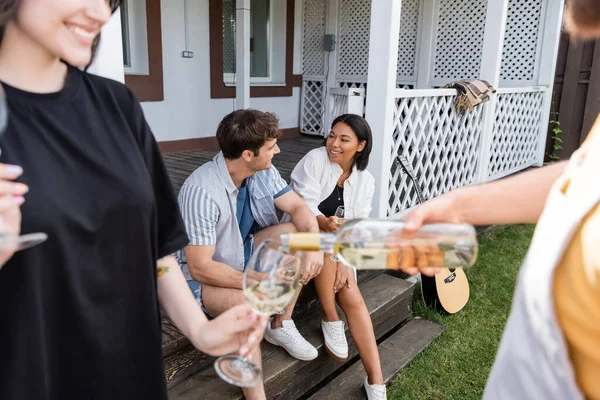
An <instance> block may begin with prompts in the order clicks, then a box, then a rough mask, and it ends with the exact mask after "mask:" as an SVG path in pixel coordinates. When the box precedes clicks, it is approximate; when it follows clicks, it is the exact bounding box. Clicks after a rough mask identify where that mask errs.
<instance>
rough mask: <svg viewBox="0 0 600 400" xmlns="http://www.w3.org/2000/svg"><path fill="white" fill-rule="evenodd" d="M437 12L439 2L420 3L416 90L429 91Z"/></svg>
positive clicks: (426, 0) (435, 0) (425, 1)
mask: <svg viewBox="0 0 600 400" xmlns="http://www.w3.org/2000/svg"><path fill="white" fill-rule="evenodd" d="M437 10H439V0H424V1H422V2H421V15H422V17H421V21H420V31H421V35H420V38H419V59H418V61H417V87H416V89H429V78H431V75H432V74H431V70H432V68H433V58H434V57H435V41H436V35H437V18H436V12H437Z"/></svg>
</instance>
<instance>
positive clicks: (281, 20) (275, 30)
mask: <svg viewBox="0 0 600 400" xmlns="http://www.w3.org/2000/svg"><path fill="white" fill-rule="evenodd" d="M286 3H287V2H286V1H282V0H270V1H269V32H268V35H269V54H268V58H269V59H268V63H269V76H266V77H250V86H285V85H286V82H285V63H286V59H285V58H286V57H285V52H286V51H293V49H286V39H287V32H286V29H287V26H286V21H287V9H286V7H287V4H286ZM223 83H224V84H225V86H230V87H235V74H234V73H231V72H226V73H223Z"/></svg>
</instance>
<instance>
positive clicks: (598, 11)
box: [565, 0, 600, 39]
mask: <svg viewBox="0 0 600 400" xmlns="http://www.w3.org/2000/svg"><path fill="white" fill-rule="evenodd" d="M565 28H566V29H567V30H568V31H569V33H571V34H572V35H573V36H576V37H581V38H584V39H593V38H596V37H599V36H600V1H598V0H567V2H566V14H565Z"/></svg>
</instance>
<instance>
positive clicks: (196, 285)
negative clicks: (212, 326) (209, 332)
mask: <svg viewBox="0 0 600 400" xmlns="http://www.w3.org/2000/svg"><path fill="white" fill-rule="evenodd" d="M187 284H188V286H189V288H190V290H191V291H192V294H193V295H194V299H196V303H198V305H199V306H200V308H201V309H202V311H204V314H206V316H207V317H208V319H213V318H214V316H213V315H212V314H211V313H210V312H208V310H207V309H206V307H204V303H202V284H201V283H200V282H198V281H195V280H193V279H192V280H189V281H187Z"/></svg>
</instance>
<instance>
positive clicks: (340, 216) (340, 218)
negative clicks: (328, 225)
mask: <svg viewBox="0 0 600 400" xmlns="http://www.w3.org/2000/svg"><path fill="white" fill-rule="evenodd" d="M353 218H354V210H352V208H351V207H348V206H339V207H338V208H337V210H335V214H334V215H333V223H334V224H336V225H337V226H338V228H339V227H340V226H342V224H343V223H344V222H346V221H347V220H349V219H353Z"/></svg>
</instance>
